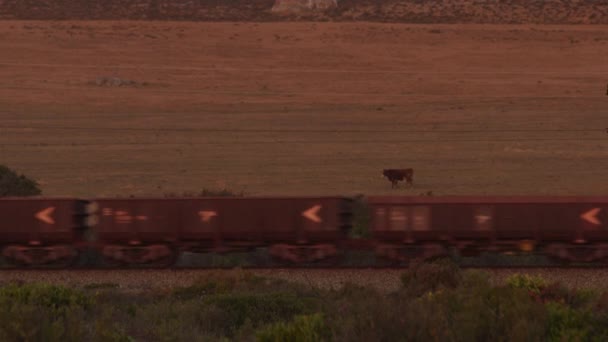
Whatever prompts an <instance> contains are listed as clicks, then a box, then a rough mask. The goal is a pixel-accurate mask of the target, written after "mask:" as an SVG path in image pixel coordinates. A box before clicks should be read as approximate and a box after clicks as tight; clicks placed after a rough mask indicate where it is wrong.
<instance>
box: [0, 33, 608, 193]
mask: <svg viewBox="0 0 608 342" xmlns="http://www.w3.org/2000/svg"><path fill="white" fill-rule="evenodd" d="M0 51H1V52H0V80H2V81H1V82H0V164H6V165H8V166H9V167H12V168H14V169H17V170H18V171H19V172H22V173H25V174H27V175H29V176H31V177H33V178H35V179H38V180H39V181H40V183H41V185H42V188H43V192H44V194H45V195H50V196H115V195H122V196H124V195H136V196H155V195H162V194H164V193H168V192H182V191H196V190H200V189H202V188H211V189H217V188H223V187H226V188H228V189H231V190H234V191H241V190H243V191H245V192H246V193H247V194H250V195H307V194H310V195H324V194H345V195H349V194H354V193H365V194H419V193H422V192H427V191H433V193H434V194H435V195H446V194H497V195H500V194H505V195H506V194H554V195H567V194H588V195H594V194H606V193H608V172H607V170H608V131H607V130H606V129H607V128H608V96H607V93H606V92H607V89H606V87H607V83H608V27H607V26H585V25H580V26H547V25H545V26H519V25H504V26H500V25H413V24H395V23H390V24H389V23H385V24H382V23H312V22H308V23H306V22H301V23H244V22H241V23H178V22H136V21H116V22H104V21H98V22H86V21H82V22H72V21H62V22H56V21H31V22H26V21H2V22H0ZM104 77H118V78H120V79H121V80H122V82H123V83H126V84H123V85H122V86H114V85H112V82H115V81H116V80H113V79H109V80H110V82H109V83H110V84H107V83H104V82H105V79H103V78H104ZM125 80H131V81H133V83H129V82H127V81H125ZM119 81H120V80H119ZM116 82H118V81H116ZM393 167H395V168H401V167H403V168H405V167H413V168H414V169H415V185H414V187H413V188H404V187H402V188H400V189H395V190H392V189H391V188H390V183H389V182H388V181H386V180H385V179H382V178H381V171H382V169H383V168H393Z"/></svg>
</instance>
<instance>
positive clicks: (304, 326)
mask: <svg viewBox="0 0 608 342" xmlns="http://www.w3.org/2000/svg"><path fill="white" fill-rule="evenodd" d="M330 333H331V332H330V330H329V328H328V327H327V326H326V325H325V321H324V319H323V314H320V313H316V314H313V315H301V316H296V317H295V318H294V320H293V321H291V322H289V323H284V322H278V323H275V324H273V325H270V326H268V327H266V328H263V329H261V330H259V331H258V333H257V334H256V335H257V336H256V337H257V340H258V341H260V342H281V341H293V342H316V341H328V340H330V338H331V335H330Z"/></svg>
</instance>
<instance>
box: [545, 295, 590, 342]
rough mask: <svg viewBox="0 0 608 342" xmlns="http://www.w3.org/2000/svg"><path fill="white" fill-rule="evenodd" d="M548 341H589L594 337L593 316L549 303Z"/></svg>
mask: <svg viewBox="0 0 608 342" xmlns="http://www.w3.org/2000/svg"><path fill="white" fill-rule="evenodd" d="M546 307H547V312H548V314H549V325H548V333H547V334H548V339H549V340H550V341H589V340H591V337H592V319H593V317H592V315H591V313H590V312H589V311H587V310H576V309H572V308H570V307H568V306H567V305H565V304H562V303H557V302H549V303H547V304H546Z"/></svg>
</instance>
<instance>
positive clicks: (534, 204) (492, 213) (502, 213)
mask: <svg viewBox="0 0 608 342" xmlns="http://www.w3.org/2000/svg"><path fill="white" fill-rule="evenodd" d="M368 203H369V204H370V206H371V207H372V209H373V212H374V213H375V215H373V216H372V228H373V231H374V233H375V234H376V236H380V237H383V238H385V237H388V236H389V235H387V234H388V233H387V232H388V226H387V225H386V224H387V223H385V222H384V221H386V220H388V219H389V216H388V215H389V214H388V210H389V209H388V208H391V207H395V206H402V207H408V208H414V207H416V206H421V207H428V208H429V210H430V211H431V218H432V220H433V221H432V222H431V226H430V227H431V229H430V230H429V231H428V232H426V233H425V232H424V231H423V230H422V229H421V230H420V231H419V232H416V231H415V229H412V228H408V229H411V234H412V235H411V237H410V238H411V239H413V240H418V239H425V238H433V239H440V238H443V237H446V236H447V237H449V238H450V239H476V238H479V239H482V238H483V239H485V238H496V239H499V240H520V239H534V240H540V241H541V242H542V241H545V242H551V241H565V242H575V241H576V242H578V243H584V242H602V241H608V197H600V196H560V197H549V196H503V197H497V196H490V197H480V196H472V197H465V196H445V197H412V196H398V197H388V196H385V197H370V198H368ZM410 210H411V209H410ZM385 211H386V212H385ZM429 234H434V236H431V235H429Z"/></svg>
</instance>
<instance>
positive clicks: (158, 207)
mask: <svg viewBox="0 0 608 342" xmlns="http://www.w3.org/2000/svg"><path fill="white" fill-rule="evenodd" d="M362 201H363V203H364V205H361V198H351V197H221V198H211V197H209V198H205V197H202V198H171V199H161V198H130V199H120V198H100V199H70V198H27V199H13V198H7V199H0V249H1V253H2V257H3V259H4V262H5V263H8V264H12V265H17V266H22V267H30V266H35V267H38V266H41V265H55V266H57V265H58V266H59V267H69V266H70V265H73V264H74V262H75V261H76V260H79V258H80V257H81V256H82V255H83V254H86V253H95V254H97V255H99V256H101V258H102V259H103V261H104V263H105V264H108V265H112V266H116V267H121V266H130V265H140V266H142V265H143V266H155V267H169V266H172V265H174V264H175V262H176V259H177V258H178V256H179V255H180V254H181V253H183V252H193V253H211V252H214V253H218V252H219V253H229V252H239V251H252V250H255V249H257V248H265V249H267V251H268V254H269V255H271V256H272V257H274V258H276V259H278V260H282V261H285V262H288V263H291V264H293V265H299V264H303V263H314V262H321V261H323V260H327V259H328V258H331V257H333V256H336V255H340V254H341V253H344V252H347V251H350V250H354V249H365V250H368V251H370V252H371V253H373V254H374V255H376V256H377V257H380V258H385V259H387V260H393V261H396V262H407V261H409V260H412V259H414V258H418V259H429V258H434V257H440V256H445V255H447V254H448V253H451V252H453V251H454V250H455V251H456V252H458V253H460V254H462V255H475V254H478V253H481V252H486V251H494V252H507V253H508V252H516V251H523V252H537V253H541V254H544V255H547V256H551V257H555V258H559V259H562V260H568V261H576V262H594V261H603V260H605V259H608V215H607V211H608V197H453V196H449V197H428V196H425V197H421V196H396V197H395V196H391V197H388V196H387V197H383V196H372V197H367V198H364V199H363V200H362ZM355 208H364V209H356V210H355ZM358 216H369V223H368V224H367V227H365V228H366V229H367V231H368V236H367V237H366V238H365V239H361V238H356V237H353V234H352V233H353V227H354V225H355V222H360V221H361V220H360V219H359V218H358ZM358 224H359V223H358ZM360 228H361V227H358V228H357V229H360Z"/></svg>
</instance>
